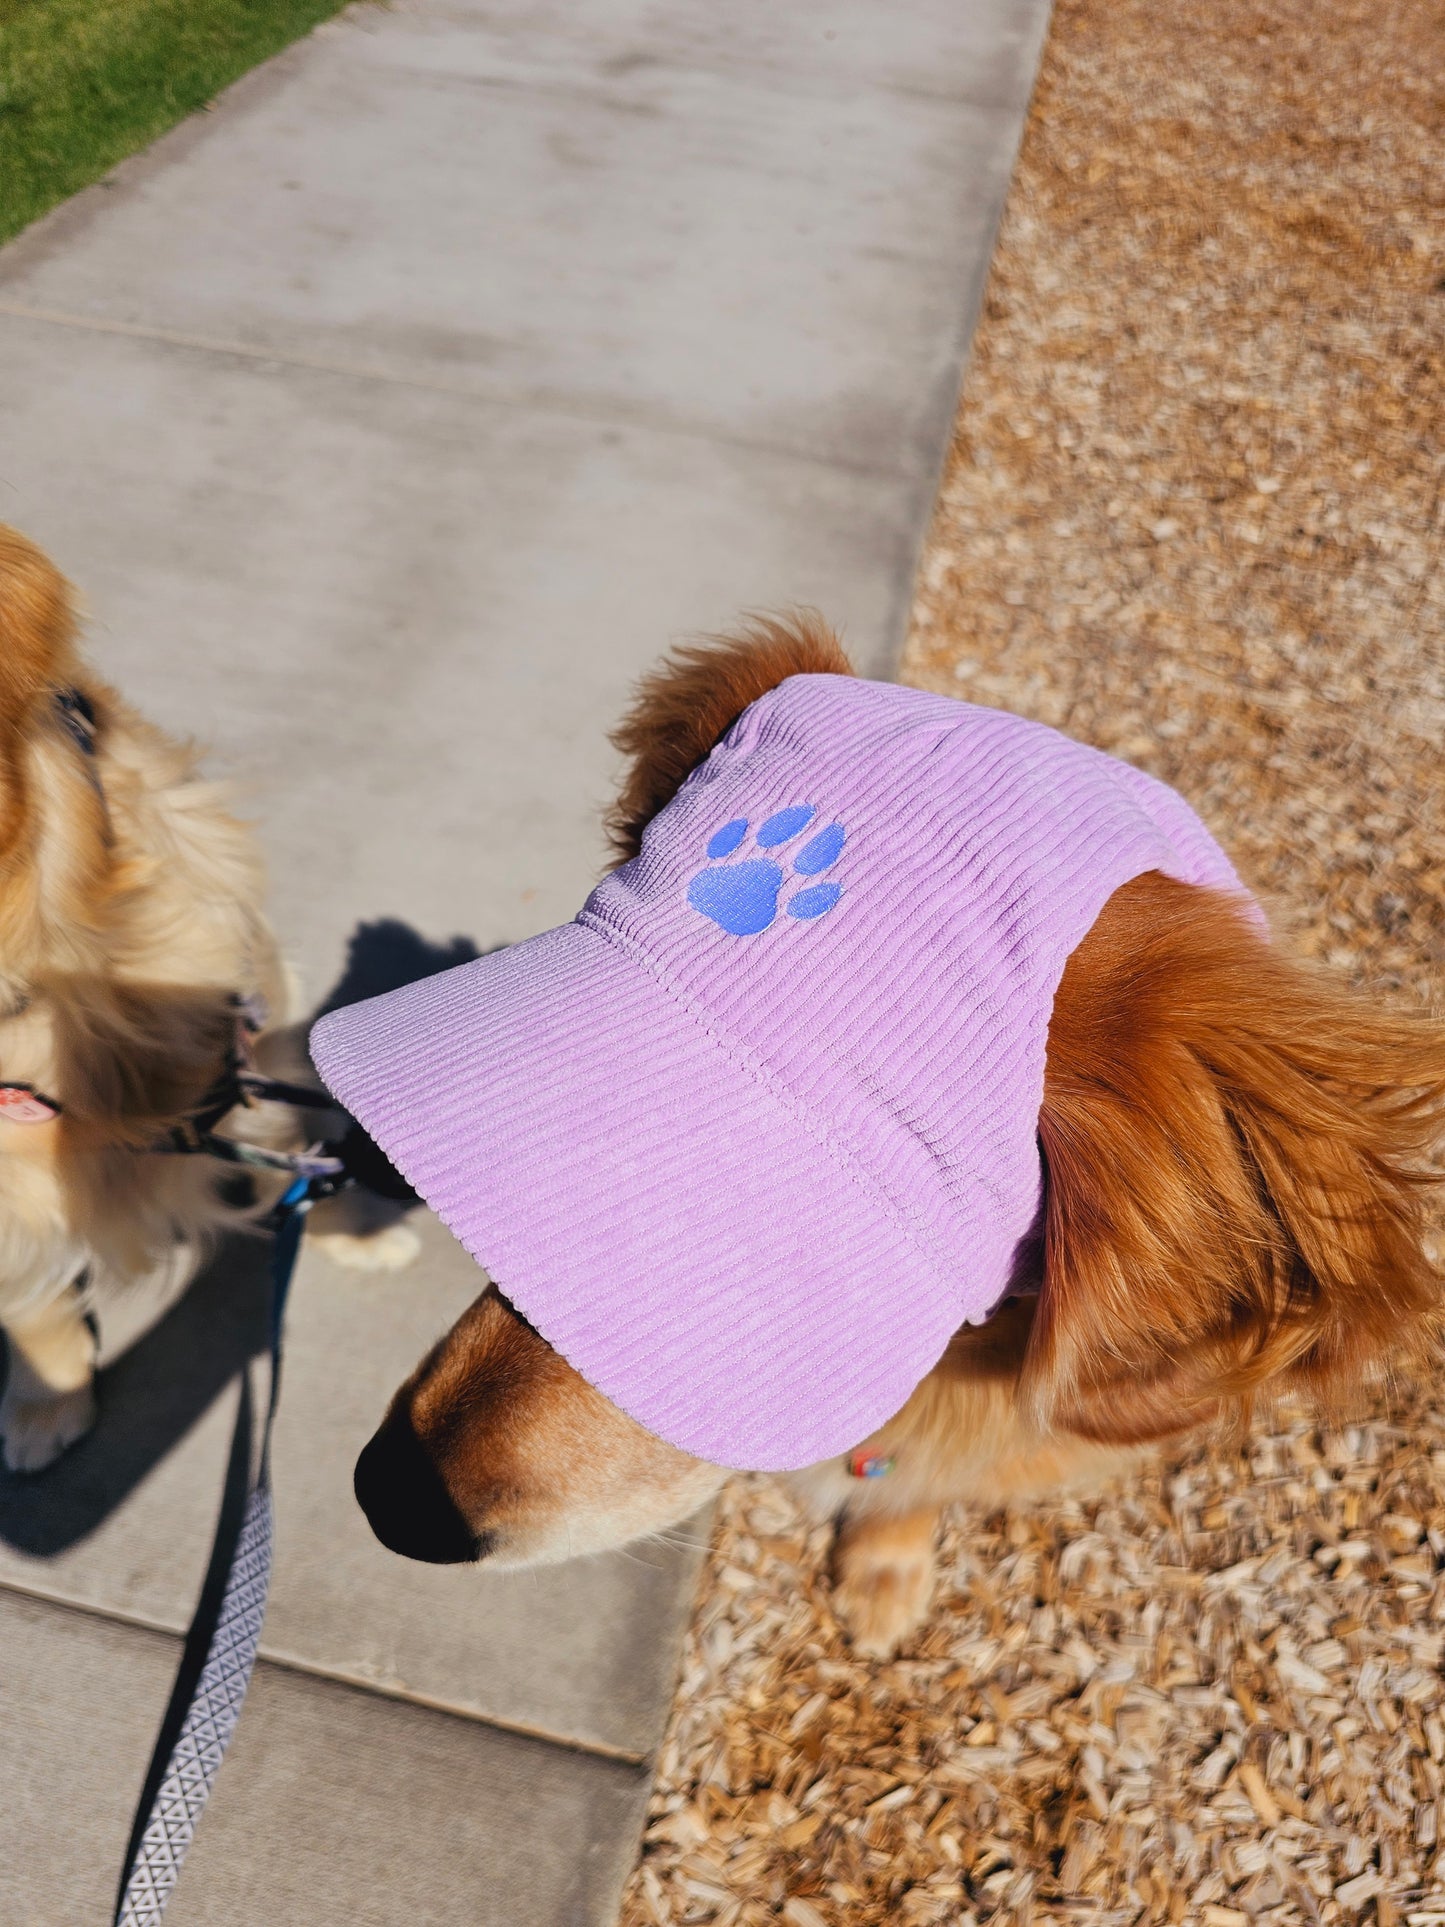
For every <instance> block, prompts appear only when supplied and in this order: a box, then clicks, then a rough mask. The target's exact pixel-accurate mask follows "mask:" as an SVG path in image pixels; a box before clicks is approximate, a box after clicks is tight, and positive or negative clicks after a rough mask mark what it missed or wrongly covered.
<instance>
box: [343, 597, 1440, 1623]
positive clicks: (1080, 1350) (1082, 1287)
mask: <svg viewBox="0 0 1445 1927" xmlns="http://www.w3.org/2000/svg"><path fill="white" fill-rule="evenodd" d="M818 672H822V673H834V674H842V673H849V665H848V663H847V661H846V658H845V657H844V656H843V654H842V651H841V650H840V648H839V646H838V644H837V642H836V641H835V640H834V638H833V637H832V636H831V635H830V634H828V633H827V631H826V630H824V629H823V628H822V627H821V625H818V624H816V623H813V622H808V621H804V622H797V623H792V624H781V623H767V624H760V625H757V626H755V628H754V629H753V631H752V632H751V633H750V634H749V635H748V636H746V637H744V638H742V639H741V640H739V641H736V642H732V643H727V644H722V645H713V646H706V647H699V648H694V649H689V650H684V651H681V652H679V653H678V654H677V656H675V657H674V659H673V660H672V661H671V662H670V663H668V664H667V665H666V666H665V667H664V668H662V669H661V670H659V671H658V672H657V673H655V674H654V675H653V676H652V677H651V678H649V679H648V680H647V681H646V682H645V683H644V685H643V687H642V689H641V692H640V695H639V698H638V701H637V704H636V706H635V708H634V709H633V711H632V712H631V714H630V715H629V717H628V718H627V720H626V721H625V722H624V723H623V725H622V727H621V729H620V730H619V732H618V734H617V737H616V741H617V744H618V746H619V748H620V749H622V750H623V752H624V753H625V754H626V755H627V756H628V758H629V759H630V770H629V773H628V775H627V778H626V782H625V785H624V788H623V791H622V794H621V797H620V799H619V801H618V803H617V805H616V808H615V810H614V812H613V816H612V833H613V839H614V843H615V847H616V851H617V855H618V858H619V860H626V859H627V858H629V857H631V856H633V855H634V854H635V853H636V852H637V850H638V847H639V843H640V838H641V834H642V831H643V828H644V826H645V825H646V824H647V822H648V821H649V820H650V818H651V817H652V816H653V814H654V813H655V812H657V811H658V810H660V809H661V808H663V807H664V805H666V804H667V803H668V802H669V801H670V799H671V798H672V796H673V795H674V794H675V793H676V791H677V789H678V788H679V786H680V785H681V783H682V782H683V780H684V779H685V778H686V777H687V775H688V774H689V772H690V771H691V770H692V769H693V768H694V766H695V765H696V764H697V763H698V762H700V761H701V760H702V759H703V758H704V757H705V756H706V755H707V754H708V752H709V750H710V749H711V748H712V746H713V745H714V744H715V743H716V742H717V741H718V740H719V739H720V737H721V736H722V735H723V734H724V733H725V732H726V730H727V729H728V728H729V727H730V726H731V724H732V723H733V722H734V720H735V719H736V718H737V716H738V715H739V714H740V713H741V712H742V710H743V709H744V708H746V707H747V705H748V704H750V703H751V702H753V701H755V700H756V699H757V698H758V697H760V696H762V695H763V694H764V693H765V692H766V691H767V690H769V689H771V688H772V687H773V686H774V685H775V684H776V683H778V682H780V681H781V680H782V679H783V678H784V677H787V676H790V675H795V674H800V673H818ZM1442 1125H1445V1035H1442V1033H1441V1031H1440V1030H1439V1029H1438V1028H1436V1027H1434V1026H1433V1025H1432V1024H1431V1023H1430V1022H1428V1021H1426V1020H1424V1019H1415V1018H1412V1017H1410V1016H1409V1015H1406V1014H1400V1013H1397V1012H1392V1011H1388V1010H1383V1009H1380V1008H1378V1007H1376V1006H1374V1005H1372V1004H1371V1003H1369V1002H1367V1001H1366V1000H1365V999H1363V998H1362V997H1360V996H1357V995H1353V994H1351V993H1350V992H1348V991H1347V990H1346V989H1345V988H1343V987H1342V986H1339V985H1337V984H1334V983H1331V982H1329V981H1326V980H1324V979H1323V978H1321V977H1319V976H1317V975H1316V974H1315V973H1314V972H1313V971H1312V970H1311V969H1309V968H1307V967H1305V966H1304V965H1302V964H1301V963H1299V962H1296V961H1294V960H1292V959H1291V958H1290V956H1289V955H1288V954H1287V951H1286V949H1285V947H1284V946H1283V945H1282V944H1281V943H1279V942H1274V941H1270V940H1269V939H1268V938H1267V937H1266V936H1265V935H1264V934H1263V933H1262V932H1261V931H1260V930H1259V929H1257V928H1256V927H1255V925H1254V924H1253V923H1251V922H1250V921H1248V920H1247V918H1246V917H1245V916H1244V915H1243V914H1242V913H1241V910H1240V907H1239V905H1238V904H1237V903H1236V902H1235V901H1233V900H1232V899H1228V898H1225V897H1222V896H1218V895H1215V894H1214V893H1212V892H1210V891H1207V890H1203V889H1200V888H1196V887H1193V886H1191V885H1188V884H1183V883H1178V882H1174V881H1172V880H1171V879H1169V878H1166V877H1164V876H1162V875H1160V874H1159V873H1157V872H1154V873H1150V874H1147V875H1144V876H1141V877H1139V878H1137V879H1136V880H1135V881H1134V882H1132V883H1129V884H1127V885H1125V886H1124V887H1123V888H1122V889H1120V890H1118V891H1117V892H1116V893H1115V894H1114V895H1113V897H1111V898H1110V900H1109V902H1108V903H1107V905H1106V906H1105V908H1104V911H1103V912H1102V914H1101V915H1100V916H1099V918H1098V920H1097V922H1096V924H1095V925H1094V927H1093V929H1092V930H1091V931H1090V933H1089V934H1088V936H1087V937H1086V938H1085V940H1084V942H1083V943H1082V944H1080V946H1079V947H1078V949H1077V950H1076V951H1075V952H1074V954H1073V956H1072V958H1071V959H1070V961H1069V964H1068V967H1067V969H1066V971H1065V974H1064V978H1063V982H1062V985H1061V987H1060V989H1059V992H1058V995H1057V999H1056V1002H1055V1006H1054V1011H1053V1017H1052V1022H1051V1025H1050V1030H1049V1038H1048V1062H1047V1071H1046V1081H1045V1094H1044V1103H1043V1111H1042V1115H1041V1118H1040V1124H1039V1130H1040V1139H1041V1147H1042V1151H1043V1157H1044V1163H1045V1167H1046V1192H1045V1207H1044V1214H1043V1219H1042V1223H1041V1227H1040V1234H1039V1237H1038V1241H1037V1249H1036V1254H1035V1262H1034V1264H1033V1268H1032V1269H1033V1274H1034V1275H1033V1277H1032V1279H1031V1280H1028V1281H1025V1283H1026V1286H1027V1285H1031V1287H1032V1289H1028V1288H1026V1289H1024V1290H1022V1291H1020V1292H1019V1293H1018V1294H1017V1295H1016V1296H1014V1297H1012V1298H1011V1299H1009V1300H1008V1301H1006V1302H1005V1304H1004V1305H1003V1306H1002V1307H1001V1308H1000V1309H999V1310H998V1311H997V1313H996V1314H995V1315H994V1316H993V1318H992V1319H991V1320H990V1321H989V1322H988V1323H987V1324H986V1325H984V1326H982V1327H978V1328H975V1327H964V1328H963V1329H962V1330H960V1331H959V1332H958V1333H957V1335H956V1337H955V1338H954V1340H953V1341H952V1343H951V1344H950V1346H949V1348H948V1350H947V1352H946V1353H945V1355H944V1357H943V1358H942V1359H941V1360H940V1361H939V1363H938V1364H937V1365H936V1366H935V1367H934V1369H933V1370H932V1371H931V1372H930V1373H929V1374H928V1376H927V1377H926V1378H925V1379H924V1380H923V1381H922V1383H921V1384H920V1385H919V1386H918V1387H917V1389H916V1390H915V1391H914V1393H913V1395H912V1396H911V1397H910V1398H909V1400H908V1401H907V1403H906V1404H905V1405H904V1407H903V1409H902V1410H901V1411H900V1412H898V1413H897V1414H896V1415H895V1416H894V1417H893V1418H892V1419H891V1420H890V1421H889V1422H888V1423H887V1424H886V1425H885V1426H883V1427H882V1428H881V1429H880V1430H879V1431H878V1432H877V1433H876V1434H875V1435H874V1436H873V1437H872V1438H869V1439H867V1440H860V1441H859V1442H858V1444H859V1448H860V1451H861V1452H862V1453H863V1454H864V1455H865V1456H866V1457H868V1458H871V1459H874V1460H877V1461H882V1462H885V1463H886V1462H888V1461H891V1468H892V1469H891V1470H890V1471H889V1472H888V1474H887V1476H883V1477H859V1476H854V1474H855V1473H856V1472H858V1471H860V1470H861V1469H862V1467H861V1466H860V1465H859V1464H858V1463H857V1462H856V1455H849V1456H848V1457H845V1458H841V1459H837V1460H834V1461H831V1462H829V1463H827V1464H823V1465H818V1466H815V1467H812V1468H811V1469H809V1470H807V1471H804V1472H802V1473H798V1474H794V1475H790V1476H791V1477H792V1480H793V1483H794V1485H795V1486H796V1487H797V1488H798V1489H799V1490H800V1491H801V1493H802V1494H803V1495H804V1497H805V1498H806V1500H807V1501H808V1502H810V1503H811V1505H812V1506H813V1507H814V1508H815V1509H816V1510H817V1511H818V1512H820V1513H821V1514H823V1515H831V1516H833V1517H835V1518H836V1520H837V1525H838V1530H837V1538H836V1549H835V1581H836V1592H835V1601H836V1606H837V1610H838V1613H839V1615H840V1617H841V1618H842V1620H843V1622H844V1624H845V1625H846V1627H847V1628H848V1630H849V1631H850V1632H851V1634H852V1637H853V1639H854V1642H855V1644H856V1645H857V1647H858V1648H859V1649H860V1650H861V1651H863V1652H866V1653H871V1654H886V1653H890V1652H892V1651H893V1650H895V1649H896V1647H897V1646H898V1644H899V1643H900V1642H901V1641H902V1640H904V1639H905V1638H906V1637H907V1636H908V1634H909V1633H910V1631H911V1630H912V1629H913V1628H914V1627H915V1626H916V1625H917V1624H918V1623H919V1621H920V1619H921V1617H922V1616H923V1615H924V1613H925V1612H926V1609H927V1606H928V1602H929V1597H930V1592H931V1588H932V1583H933V1558H934V1540H935V1533H936V1528H937V1523H938V1517H939V1513H940V1510H941V1509H942V1508H943V1507H945V1506H946V1505H948V1504H949V1503H950V1502H951V1501H954V1500H960V1499H969V1500H973V1501H976V1502H982V1503H984V1504H987V1505H994V1504H999V1503H1002V1502H1004V1501H1007V1500H1010V1499H1015V1498H1025V1497H1030V1496H1034V1495H1040V1494H1044V1493H1047V1492H1048V1491H1050V1490H1055V1489H1058V1488H1060V1487H1063V1486H1074V1485H1078V1484H1079V1483H1081V1482H1086V1481H1088V1482H1092V1481H1094V1480H1096V1479H1099V1478H1101V1477H1103V1476H1104V1475H1107V1474H1109V1473H1112V1472H1114V1471H1117V1470H1118V1469H1120V1468H1121V1467H1127V1465H1128V1464H1129V1462H1130V1460H1131V1458H1133V1457H1134V1456H1135V1455H1137V1454H1138V1453H1139V1452H1140V1451H1141V1450H1143V1449H1145V1448H1147V1447H1148V1446H1149V1445H1150V1444H1151V1443H1152V1442H1154V1441H1157V1440H1161V1439H1164V1438H1167V1437H1169V1436H1170V1435H1173V1434H1177V1433H1180V1432H1183V1431H1186V1430H1188V1429H1191V1428H1194V1427H1197V1426H1202V1425H1205V1424H1208V1423H1210V1422H1213V1421H1217V1420H1219V1419H1221V1418H1228V1417H1229V1416H1230V1415H1236V1416H1239V1417H1242V1416H1243V1415H1244V1414H1246V1413H1247V1412H1248V1409H1249V1407H1250V1405H1251V1403H1252V1401H1254V1400H1256V1399H1258V1398H1260V1397H1261V1396H1267V1395H1269V1394H1271V1393H1274V1392H1277V1391H1282V1390H1284V1389H1303V1390H1305V1391H1306V1392H1309V1393H1311V1394H1316V1395H1318V1396H1320V1397H1321V1398H1325V1399H1335V1398H1337V1397H1339V1396H1341V1395H1346V1394H1348V1393H1349V1392H1351V1391H1352V1390H1353V1389H1355V1388H1357V1387H1359V1386H1360V1385H1361V1384H1362V1383H1365V1382H1367V1381H1370V1380H1372V1379H1374V1378H1377V1377H1378V1376H1379V1375H1380V1374H1381V1373H1383V1372H1385V1371H1386V1370H1388V1369H1389V1367H1390V1366H1391V1364H1392V1363H1394V1362H1395V1361H1400V1360H1406V1359H1412V1358H1418V1357H1420V1356H1422V1355H1423V1354H1424V1353H1425V1351H1426V1349H1427V1347H1428V1344H1429V1342H1430V1340H1431V1339H1432V1338H1433V1337H1434V1335H1435V1334H1436V1331H1437V1328H1438V1323H1439V1313H1440V1305H1441V1293H1440V1284H1441V1280H1440V1277H1439V1275H1438V1274H1437V1272H1436V1270H1435V1269H1434V1266H1433V1264H1432V1263H1431V1261H1430V1259H1429V1257H1428V1255H1427V1248H1426V1234H1427V1225H1428V1216H1429V1212H1430V1209H1431V1200H1432V1193H1433V1192H1434V1187H1435V1186H1436V1185H1437V1184H1438V1181H1439V1174H1438V1171H1436V1170H1434V1169H1432V1165H1431V1155H1432V1151H1433V1149H1434V1147H1435V1146H1436V1144H1437V1143H1438V1140H1439V1137H1440V1134H1441V1130H1442ZM1435 1195H1438V1193H1435ZM679 1209H685V1204H683V1203H681V1202H680V1203H679ZM725 1476H726V1471H725V1469H724V1468H722V1467H718V1466H713V1465H709V1464H705V1463H703V1462H701V1461H700V1460H697V1459H694V1458H691V1457H689V1456H688V1455H687V1454H686V1453H684V1452H681V1451H678V1450H676V1449H674V1448H673V1447H672V1446H670V1445H667V1444H664V1443H662V1442H661V1441H660V1440H658V1439H656V1438H654V1437H653V1436H651V1435H650V1434H649V1433H647V1432H646V1431H644V1430H643V1429H642V1427H640V1426H639V1425H637V1424H635V1423H634V1422H633V1421H632V1420H630V1419H629V1418H627V1417H625V1416H624V1415H623V1414H622V1413H621V1412H620V1411H619V1410H618V1409H617V1408H616V1407H615V1406H613V1405H611V1404H610V1403H609V1402H608V1401H607V1400H606V1399H604V1398H603V1397H602V1395H601V1394H600V1393H598V1392H597V1391H596V1390H594V1389H593V1388H592V1387H591V1386H590V1385H588V1384H587V1383H586V1381H585V1380H583V1379H582V1378H581V1377H580V1376H579V1375H578V1374H577V1373H576V1372H575V1371H574V1370H573V1369H572V1368H571V1367H570V1366H569V1365H567V1364H566V1363H565V1362H564V1361H563V1360H562V1359H561V1358H560V1357H559V1356H558V1355H557V1353H556V1352H555V1351H553V1350H552V1349H551V1348H550V1347H549V1346H548V1345H547V1344H546V1343H545V1342H544V1340H543V1339H542V1338H541V1337H540V1336H539V1335H538V1334H537V1332H536V1331H534V1330H533V1329H532V1327H531V1326H529V1325H528V1324H527V1323H526V1322H525V1321H524V1320H523V1319H522V1318H521V1317H520V1316H519V1314H518V1313H517V1312H516V1311H515V1310H514V1309H513V1308H512V1307H511V1306H510V1305H509V1304H508V1302H507V1300H506V1299H505V1298H504V1297H503V1296H502V1295H501V1293H500V1292H498V1291H496V1290H489V1291H486V1292H484V1293H483V1294H482V1295H481V1297H479V1298H478V1300H477V1301H476V1303H475V1304H474V1305H473V1306H472V1307H471V1309H470V1310H469V1311H467V1312H466V1313H465V1315H464V1316H463V1317H462V1318H461V1319H460V1320H459V1321H458V1323H457V1324H456V1325H455V1326H454V1327H453V1329H452V1330H451V1331H450V1332H449V1333H448V1334H447V1335H446V1337H445V1338H443V1339H442V1341H441V1343H440V1344H438V1345H437V1347H436V1348H435V1350H434V1351H433V1352H432V1353H431V1354H430V1356H429V1357H427V1358H426V1359H424V1360H423V1361H422V1363H421V1364H420V1365H419V1366H418V1368H417V1369H416V1371H415V1372H414V1373H413V1374H412V1375H411V1377H410V1378H409V1379H408V1380H407V1381H406V1383H405V1384H404V1385H403V1386H402V1387H401V1389H400V1390H399V1391H398V1393H397V1394H396V1397H395V1399H394V1400H393V1402H392V1405H391V1408H390V1410H389V1412H388V1413H387V1415H386V1418H385V1420H384V1422H383V1424H382V1425H381V1428H380V1430H379V1431H378V1432H377V1434H376V1436H375V1437H374V1438H373V1439H372V1441H371V1442H370V1443H369V1444H368V1446H367V1447H366V1449H365V1450H364V1452H363V1453H362V1455H361V1458H360V1460H359V1461H358V1465H357V1472H356V1490H357V1496H358V1498H359V1500H360V1502H361V1504H362V1506H363V1508H364V1509H365V1511H366V1512H367V1514H368V1516H369V1518H370V1520H371V1522H372V1525H373V1529H374V1530H375V1531H376V1533H377V1535H378V1536H379V1537H380V1538H381V1539H382V1540H383V1542H384V1543H386V1544H388V1545H390V1546H392V1547H393V1548H395V1549H396V1550H398V1551H401V1552H404V1553H407V1554H409V1555H410V1556H413V1557H416V1558H422V1559H432V1560H439V1561H440V1560H454V1561H460V1560H465V1559H476V1558H481V1557H486V1558H488V1559H490V1560H491V1561H492V1562H493V1563H494V1564H497V1565H509V1566H516V1565H525V1564H528V1563H532V1562H536V1561H545V1560H553V1559H560V1558H565V1557H567V1556H568V1555H569V1554H571V1553H578V1552H591V1551H595V1550H598V1549H600V1548H603V1547H607V1546H613V1545H617V1544H620V1543H622V1542H623V1541H625V1540H627V1539H629V1538H631V1537H634V1536H636V1535H638V1534H641V1533H645V1532H648V1531H653V1530H656V1529H659V1528H661V1527H663V1526H666V1525H668V1524H670V1523H672V1522H674V1521H676V1520H677V1519H679V1518H681V1517H683V1516H684V1515H686V1514H687V1513H688V1512H690V1511H691V1510H692V1509H693V1508H694V1507H695V1506H696V1505H698V1504H699V1502H700V1501H702V1500H703V1499H705V1498H706V1497H707V1496H708V1495H709V1494H710V1493H711V1492H713V1491H714V1490H715V1489H716V1488H717V1487H718V1485H719V1484H720V1483H721V1481H722V1480H723V1479H724V1477H725Z"/></svg>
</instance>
